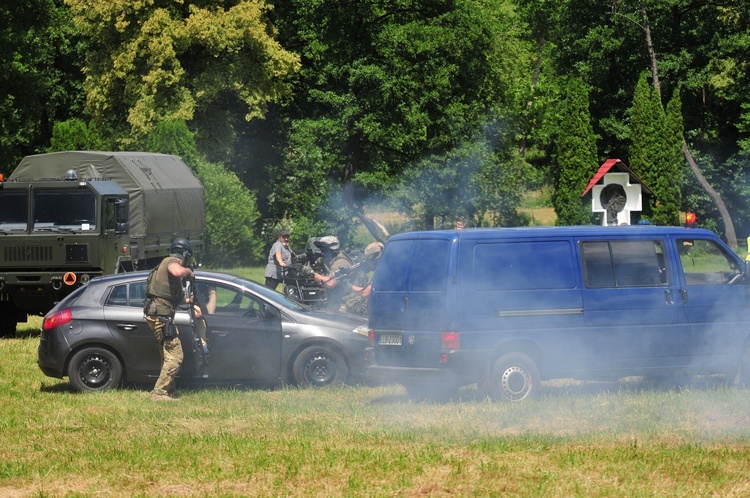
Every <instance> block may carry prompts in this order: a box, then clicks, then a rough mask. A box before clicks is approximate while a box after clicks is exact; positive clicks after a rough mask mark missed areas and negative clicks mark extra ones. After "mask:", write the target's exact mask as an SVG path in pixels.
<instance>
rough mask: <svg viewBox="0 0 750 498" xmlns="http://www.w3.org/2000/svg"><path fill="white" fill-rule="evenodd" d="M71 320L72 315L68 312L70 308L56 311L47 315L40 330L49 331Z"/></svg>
mask: <svg viewBox="0 0 750 498" xmlns="http://www.w3.org/2000/svg"><path fill="white" fill-rule="evenodd" d="M72 319H73V314H72V313H71V312H70V308H64V309H61V310H57V311H55V312H54V313H52V314H51V315H48V316H47V317H45V319H44V323H42V328H43V329H44V330H50V329H53V328H55V327H59V326H60V325H65V324H66V323H68V322H69V321H71V320H72Z"/></svg>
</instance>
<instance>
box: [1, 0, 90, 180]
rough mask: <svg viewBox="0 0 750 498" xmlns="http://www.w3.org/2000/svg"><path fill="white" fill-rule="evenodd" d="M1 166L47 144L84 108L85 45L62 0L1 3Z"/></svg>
mask: <svg viewBox="0 0 750 498" xmlns="http://www.w3.org/2000/svg"><path fill="white" fill-rule="evenodd" d="M0 19H2V28H0V172H5V173H9V172H10V171H11V170H12V169H13V168H14V167H15V165H16V164H18V161H19V160H20V159H21V158H22V157H23V156H25V155H28V154H31V153H36V152H41V151H42V150H43V148H44V147H45V146H47V145H48V142H49V140H50V137H51V135H52V130H53V125H54V123H55V122H56V121H58V120H65V119H68V118H70V117H75V116H77V115H78V114H80V113H82V112H83V92H82V89H81V85H82V82H83V75H82V73H81V69H80V68H81V61H80V59H79V54H80V53H81V52H80V51H81V46H80V43H79V40H78V37H77V36H76V34H75V32H74V31H73V29H72V23H71V21H70V16H69V13H68V10H67V9H66V8H65V7H63V6H62V3H61V1H55V0H29V1H24V2H2V3H1V4H0Z"/></svg>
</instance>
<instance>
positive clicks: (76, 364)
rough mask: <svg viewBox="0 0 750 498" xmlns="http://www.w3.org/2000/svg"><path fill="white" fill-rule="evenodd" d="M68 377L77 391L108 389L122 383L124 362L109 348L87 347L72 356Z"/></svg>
mask: <svg viewBox="0 0 750 498" xmlns="http://www.w3.org/2000/svg"><path fill="white" fill-rule="evenodd" d="M68 379H69V380H70V385H71V386H73V389H75V390H76V391H81V392H85V391H106V390H107V389H111V388H113V387H117V386H119V385H120V381H121V380H122V363H121V362H120V359H119V358H117V356H116V355H115V354H114V353H112V352H111V351H109V350H107V349H104V348H99V347H92V348H85V349H82V350H80V351H78V352H77V353H76V354H74V355H73V358H71V360H70V364H69V365H68Z"/></svg>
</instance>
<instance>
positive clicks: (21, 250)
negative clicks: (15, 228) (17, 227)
mask: <svg viewBox="0 0 750 498" xmlns="http://www.w3.org/2000/svg"><path fill="white" fill-rule="evenodd" d="M3 258H4V260H5V261H6V262H12V261H52V247H50V246H13V247H5V248H3Z"/></svg>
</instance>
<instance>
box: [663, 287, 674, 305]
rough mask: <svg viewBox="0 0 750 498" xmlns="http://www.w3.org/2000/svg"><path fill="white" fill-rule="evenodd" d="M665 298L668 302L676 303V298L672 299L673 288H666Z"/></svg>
mask: <svg viewBox="0 0 750 498" xmlns="http://www.w3.org/2000/svg"><path fill="white" fill-rule="evenodd" d="M664 300H665V301H667V304H674V299H672V289H665V290H664Z"/></svg>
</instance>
